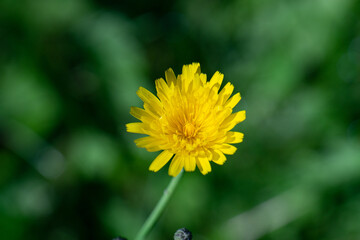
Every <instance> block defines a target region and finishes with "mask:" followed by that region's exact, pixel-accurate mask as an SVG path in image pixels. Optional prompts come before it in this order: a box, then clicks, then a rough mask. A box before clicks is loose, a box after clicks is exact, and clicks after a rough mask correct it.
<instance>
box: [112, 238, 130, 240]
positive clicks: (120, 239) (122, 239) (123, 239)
mask: <svg viewBox="0 0 360 240" xmlns="http://www.w3.org/2000/svg"><path fill="white" fill-rule="evenodd" d="M112 240H127V239H126V238H123V237H116V238H113V239H112Z"/></svg>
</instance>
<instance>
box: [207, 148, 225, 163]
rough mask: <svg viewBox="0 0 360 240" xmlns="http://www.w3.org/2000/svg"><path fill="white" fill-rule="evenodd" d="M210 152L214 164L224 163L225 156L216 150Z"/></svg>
mask: <svg viewBox="0 0 360 240" xmlns="http://www.w3.org/2000/svg"><path fill="white" fill-rule="evenodd" d="M211 152H212V156H213V158H212V159H211V161H213V162H214V163H216V164H219V165H223V164H224V162H225V161H226V157H225V155H224V154H223V153H222V152H221V151H219V150H216V149H213V150H212V151H211Z"/></svg>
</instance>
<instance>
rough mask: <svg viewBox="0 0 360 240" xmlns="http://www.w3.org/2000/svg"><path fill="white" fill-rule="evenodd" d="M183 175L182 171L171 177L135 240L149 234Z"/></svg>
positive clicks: (140, 239)
mask: <svg viewBox="0 0 360 240" xmlns="http://www.w3.org/2000/svg"><path fill="white" fill-rule="evenodd" d="M182 175H183V170H182V171H181V172H180V173H179V174H178V175H177V176H176V177H173V178H172V179H171V181H170V183H169V185H168V186H167V188H166V189H165V191H164V193H163V195H162V197H161V198H160V200H159V202H158V203H157V204H156V207H155V208H154V210H153V211H152V212H151V214H150V216H149V217H148V218H147V219H146V221H145V223H144V224H143V225H142V227H141V228H140V230H139V232H138V233H137V234H136V237H135V240H143V239H145V237H146V235H147V234H148V233H149V231H150V230H151V228H152V227H153V226H154V224H155V222H156V221H157V219H158V218H159V216H160V214H161V213H162V212H163V210H164V208H165V206H166V205H167V203H168V202H169V199H170V197H171V195H172V194H173V192H174V190H175V188H176V186H177V185H178V183H179V181H180V179H181V176H182Z"/></svg>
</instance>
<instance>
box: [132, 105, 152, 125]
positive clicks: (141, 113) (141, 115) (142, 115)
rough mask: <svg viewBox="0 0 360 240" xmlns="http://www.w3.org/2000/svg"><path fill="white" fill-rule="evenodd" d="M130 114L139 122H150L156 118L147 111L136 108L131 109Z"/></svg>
mask: <svg viewBox="0 0 360 240" xmlns="http://www.w3.org/2000/svg"><path fill="white" fill-rule="evenodd" d="M130 114H131V115H132V116H134V117H135V118H137V119H139V120H141V121H142V122H145V121H148V122H151V121H153V120H154V119H155V117H156V116H154V115H151V113H149V112H148V111H145V110H144V109H142V108H138V107H131V108H130Z"/></svg>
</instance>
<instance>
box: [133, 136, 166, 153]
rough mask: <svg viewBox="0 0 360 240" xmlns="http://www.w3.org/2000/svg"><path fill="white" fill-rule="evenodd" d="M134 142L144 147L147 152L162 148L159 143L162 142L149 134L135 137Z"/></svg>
mask: <svg viewBox="0 0 360 240" xmlns="http://www.w3.org/2000/svg"><path fill="white" fill-rule="evenodd" d="M135 144H136V146H138V147H142V148H146V150H148V151H149V152H157V151H160V150H162V149H161V145H162V144H163V141H162V140H159V139H157V138H155V137H151V136H149V137H143V138H139V139H136V140H135Z"/></svg>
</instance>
